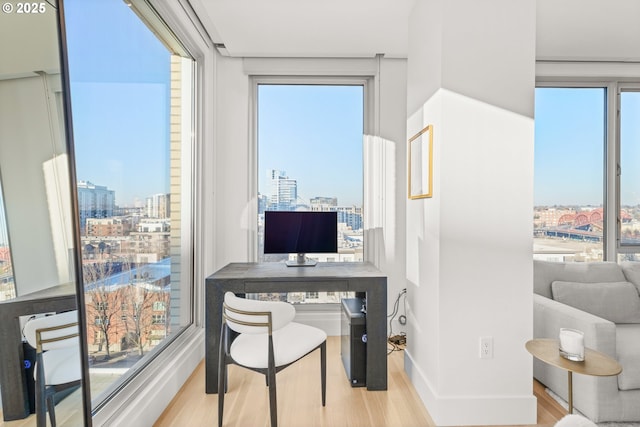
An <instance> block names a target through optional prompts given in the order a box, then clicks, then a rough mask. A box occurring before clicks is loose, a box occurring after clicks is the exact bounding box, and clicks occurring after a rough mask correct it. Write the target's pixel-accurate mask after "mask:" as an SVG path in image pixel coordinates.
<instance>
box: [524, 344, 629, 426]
mask: <svg viewBox="0 0 640 427" xmlns="http://www.w3.org/2000/svg"><path fill="white" fill-rule="evenodd" d="M525 347H526V348H527V351H528V352H529V353H531V355H533V357H535V358H536V359H539V360H541V361H543V362H544V363H547V364H549V365H552V366H555V367H557V368H560V369H564V370H565V371H567V372H568V381H569V393H568V394H569V402H568V403H569V409H568V413H569V414H571V413H572V412H573V373H574V372H575V373H577V374H583V375H594V376H601V377H608V376H613V375H618V374H619V373H620V372H622V366H620V364H619V363H618V362H617V361H616V360H615V359H614V358H612V357H610V356H607V355H606V354H604V353H600V352H599V351H595V350H592V349H590V348H586V347H585V349H584V360H583V361H581V362H574V361H572V360H569V359H565V358H564V357H562V356H560V348H559V341H558V340H556V339H547V338H536V339H533V340H530V341H527V344H526V345H525Z"/></svg>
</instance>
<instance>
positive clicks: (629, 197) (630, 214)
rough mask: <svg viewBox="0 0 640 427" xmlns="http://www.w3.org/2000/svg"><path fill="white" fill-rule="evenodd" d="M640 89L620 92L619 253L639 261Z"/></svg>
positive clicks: (626, 89)
mask: <svg viewBox="0 0 640 427" xmlns="http://www.w3.org/2000/svg"><path fill="white" fill-rule="evenodd" d="M639 117H640V88H638V87H635V88H634V87H624V88H622V89H621V91H620V218H619V224H620V225H619V226H620V249H621V250H620V252H623V254H621V258H622V259H632V260H635V261H638V260H640V257H639V256H638V255H639V254H638V252H640V167H639V165H640V120H638V118H639Z"/></svg>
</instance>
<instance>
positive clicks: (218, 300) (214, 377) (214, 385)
mask: <svg viewBox="0 0 640 427" xmlns="http://www.w3.org/2000/svg"><path fill="white" fill-rule="evenodd" d="M222 298H223V291H222V290H221V289H220V287H218V286H214V285H213V284H211V285H209V284H207V285H206V289H205V307H206V310H205V351H204V354H205V376H206V378H205V389H206V393H209V394H211V393H217V392H218V352H219V351H220V325H221V324H222Z"/></svg>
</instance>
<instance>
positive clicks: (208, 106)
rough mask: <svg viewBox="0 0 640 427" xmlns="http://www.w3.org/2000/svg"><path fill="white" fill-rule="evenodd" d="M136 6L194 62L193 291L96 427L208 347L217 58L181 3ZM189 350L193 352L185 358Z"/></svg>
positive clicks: (96, 415)
mask: <svg viewBox="0 0 640 427" xmlns="http://www.w3.org/2000/svg"><path fill="white" fill-rule="evenodd" d="M134 1H135V2H136V5H138V6H140V8H141V9H142V8H145V6H148V8H147V9H146V12H147V13H148V15H147V14H145V19H152V20H154V21H155V19H154V18H156V19H160V20H161V21H164V22H163V24H161V25H165V26H166V29H165V30H166V31H168V33H164V34H173V35H174V36H175V37H176V38H177V39H178V40H179V43H178V45H174V46H173V48H174V50H179V48H184V50H185V51H186V52H187V53H188V54H189V55H190V57H191V58H192V60H193V66H192V69H191V77H190V78H191V84H192V88H191V91H192V94H191V99H190V104H189V107H190V108H191V117H190V121H189V123H188V124H185V125H184V126H185V129H186V130H188V132H189V134H190V136H189V137H188V141H187V140H186V139H185V140H184V141H183V142H184V143H185V144H188V146H189V153H188V155H187V154H185V156H184V157H183V171H184V172H185V173H184V174H183V175H182V176H183V182H184V180H188V181H189V185H188V187H184V188H183V196H188V197H189V198H190V201H189V203H188V206H183V214H182V216H183V219H184V221H186V222H187V223H188V224H189V227H188V230H185V232H184V233H183V238H182V244H181V253H180V256H181V257H182V259H183V261H184V262H185V265H184V267H183V274H184V278H185V279H186V278H187V276H188V278H189V281H188V283H186V282H185V283H184V286H182V287H181V290H182V291H185V292H186V291H187V290H188V292H189V295H188V297H187V296H186V295H184V296H183V297H182V298H183V299H184V304H182V306H181V310H187V311H188V313H189V317H190V321H189V323H188V324H186V325H185V326H184V327H182V328H181V330H180V331H179V332H177V333H176V334H175V335H174V336H172V337H167V338H165V340H164V341H165V342H164V343H163V344H162V345H161V346H159V347H158V351H157V352H154V354H153V355H152V356H151V357H150V358H149V360H148V361H147V363H146V364H145V365H144V366H140V367H138V368H136V372H133V373H132V375H131V376H130V377H129V378H127V380H126V381H124V382H123V383H121V384H119V385H118V386H117V387H116V388H115V389H113V390H112V391H111V393H110V395H109V397H108V398H107V399H105V400H104V401H102V402H101V403H100V405H89V406H90V407H89V409H90V411H91V415H92V420H93V423H95V424H97V425H102V424H107V423H109V422H112V421H113V419H114V418H118V417H120V418H122V417H123V413H127V414H129V416H131V415H132V412H131V411H130V409H129V408H130V407H131V403H132V401H136V400H138V401H139V402H140V403H143V404H144V402H143V401H140V400H139V399H140V395H141V393H140V392H141V390H145V392H146V393H147V394H148V393H149V392H148V391H146V390H148V385H149V383H150V382H151V381H152V380H155V379H156V378H158V377H167V376H176V375H179V374H177V373H176V370H180V372H182V371H184V369H185V367H186V369H191V368H192V364H193V362H194V358H199V356H198V354H199V351H198V348H199V346H201V345H203V343H204V338H203V333H202V331H203V330H204V294H205V292H204V278H205V277H206V275H207V271H206V263H205V262H204V259H205V258H204V254H203V251H204V250H205V249H206V248H205V246H206V242H205V238H204V237H203V236H202V230H203V229H205V228H206V224H205V222H204V219H203V218H204V214H205V210H206V209H207V207H208V206H207V203H205V202H203V201H202V194H203V186H204V185H203V183H202V182H203V180H205V178H204V177H205V176H206V175H207V168H206V167H205V165H206V163H207V159H206V157H205V155H206V154H209V153H207V150H206V149H205V141H207V139H210V138H211V137H212V135H213V134H214V130H213V129H214V127H213V124H211V123H210V121H207V120H205V117H206V116H207V114H211V111H213V102H212V101H211V100H210V99H205V98H206V97H210V96H211V95H212V89H213V87H214V77H213V75H214V73H213V70H214V68H215V63H214V60H213V57H214V54H213V52H212V51H211V50H210V48H211V45H210V44H209V38H208V36H207V35H206V32H205V31H204V30H203V28H202V27H201V25H199V22H198V21H194V19H193V16H195V12H193V10H192V9H191V8H190V7H189V8H185V7H184V5H182V4H181V3H179V2H176V3H175V4H166V3H165V2H160V1H157V0H134ZM139 17H140V16H139ZM141 19H142V17H141ZM145 19H143V21H144V20H145ZM187 239H188V240H187ZM187 243H189V244H187ZM185 348H192V349H194V350H192V351H190V352H188V354H186V353H184V349H185ZM177 352H182V353H181V354H182V355H183V356H182V357H181V358H176V353H177ZM185 356H186V358H185ZM177 360H180V362H177ZM190 372H191V371H190ZM167 384H168V385H171V384H170V383H167ZM175 391H176V392H177V390H175ZM166 392H167V390H163V392H162V393H163V394H166Z"/></svg>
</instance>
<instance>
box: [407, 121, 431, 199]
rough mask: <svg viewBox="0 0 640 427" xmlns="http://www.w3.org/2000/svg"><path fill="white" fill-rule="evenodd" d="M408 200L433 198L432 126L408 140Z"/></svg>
mask: <svg viewBox="0 0 640 427" xmlns="http://www.w3.org/2000/svg"><path fill="white" fill-rule="evenodd" d="M408 169H409V186H408V187H409V199H424V198H427V197H432V196H433V125H429V126H427V127H425V128H424V129H422V130H421V131H420V132H418V133H417V134H415V135H414V136H412V137H411V138H410V139H409V167H408Z"/></svg>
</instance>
